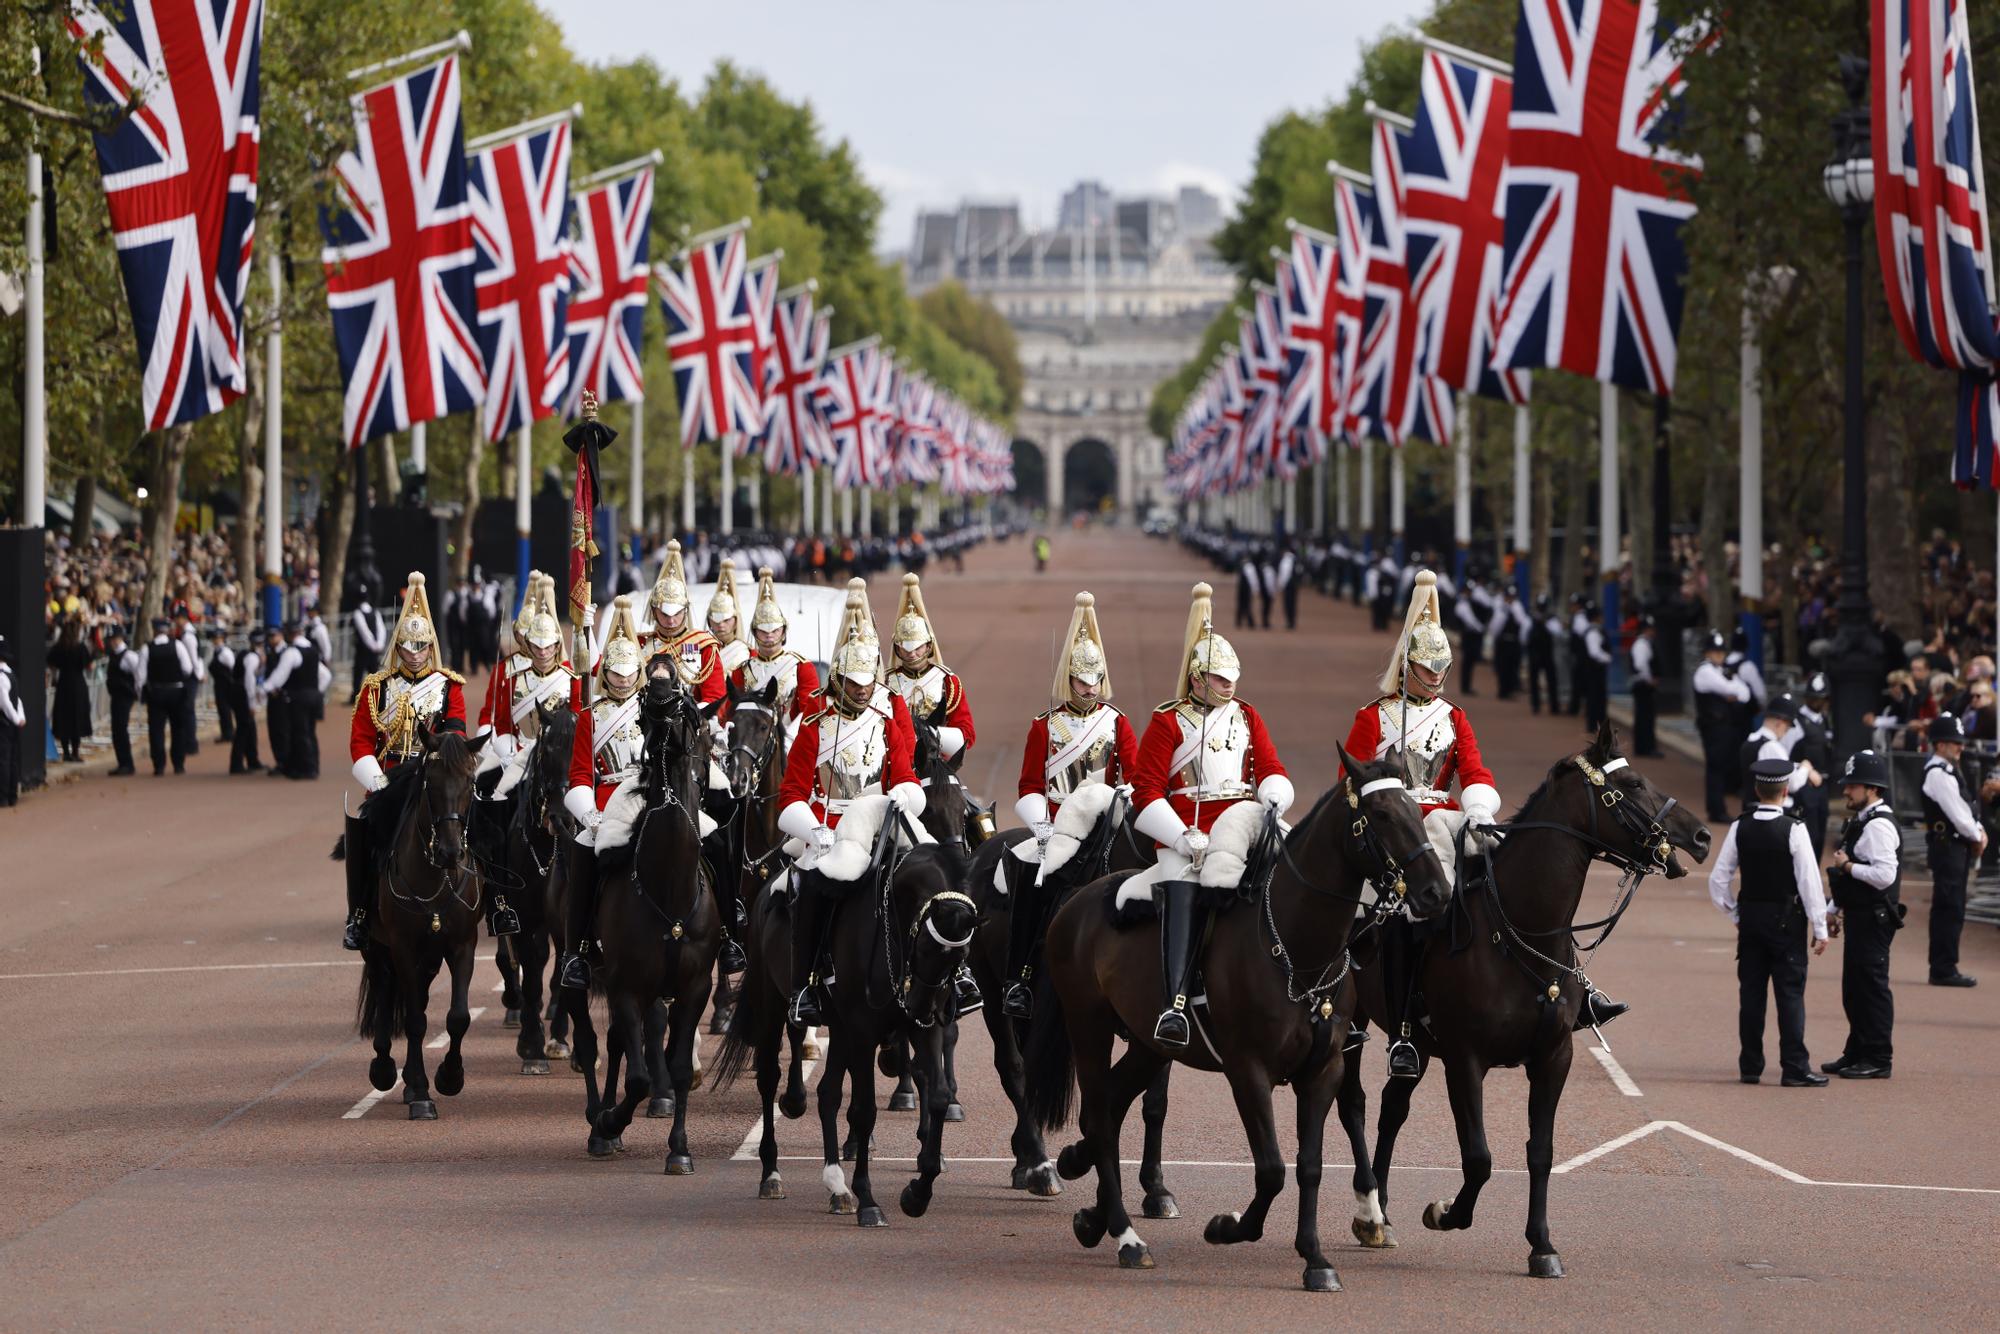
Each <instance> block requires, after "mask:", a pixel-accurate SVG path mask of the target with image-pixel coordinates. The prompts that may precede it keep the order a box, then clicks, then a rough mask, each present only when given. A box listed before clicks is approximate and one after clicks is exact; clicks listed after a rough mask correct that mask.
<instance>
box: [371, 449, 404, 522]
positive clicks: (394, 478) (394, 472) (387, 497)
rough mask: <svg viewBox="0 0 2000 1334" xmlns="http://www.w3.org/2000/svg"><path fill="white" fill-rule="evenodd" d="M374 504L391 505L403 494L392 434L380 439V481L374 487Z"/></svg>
mask: <svg viewBox="0 0 2000 1334" xmlns="http://www.w3.org/2000/svg"><path fill="white" fill-rule="evenodd" d="M374 491H375V496H374V502H375V503H376V504H377V505H393V504H395V503H396V499H397V497H399V496H401V495H402V494H403V479H402V476H401V470H400V469H399V468H397V466H396V436H395V434H394V432H391V433H390V434H388V435H385V436H383V437H382V480H381V481H379V482H377V483H376V484H375V486H374Z"/></svg>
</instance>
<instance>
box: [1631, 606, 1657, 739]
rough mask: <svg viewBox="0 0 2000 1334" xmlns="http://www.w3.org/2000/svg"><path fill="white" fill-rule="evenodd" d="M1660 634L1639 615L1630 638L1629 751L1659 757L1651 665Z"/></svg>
mask: <svg viewBox="0 0 2000 1334" xmlns="http://www.w3.org/2000/svg"><path fill="white" fill-rule="evenodd" d="M1659 637H1660V630H1659V627H1658V626H1657V625H1656V624H1654V622H1653V618H1652V617H1650V616H1642V617H1640V618H1639V635H1638V637H1637V638H1636V639H1634V640H1633V641H1632V753H1633V754H1635V755H1639V756H1643V757H1644V758H1646V759H1658V758H1659V757H1660V753H1661V752H1660V726H1659V724H1660V675H1659V672H1658V670H1657V669H1656V668H1655V666H1654V662H1655V661H1656V657H1655V655H1656V653H1657V651H1658V645H1657V643H1656V641H1657V640H1658V639H1659Z"/></svg>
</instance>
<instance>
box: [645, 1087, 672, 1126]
mask: <svg viewBox="0 0 2000 1334" xmlns="http://www.w3.org/2000/svg"><path fill="white" fill-rule="evenodd" d="M673 1114H674V1099H673V1095H672V1094H668V1095H667V1096H666V1097H664V1098H653V1099H650V1100H649V1101H648V1102H647V1103H646V1115H647V1117H648V1118H650V1119H651V1120H654V1121H664V1120H666V1119H667V1118H668V1117H670V1116H672V1115H673Z"/></svg>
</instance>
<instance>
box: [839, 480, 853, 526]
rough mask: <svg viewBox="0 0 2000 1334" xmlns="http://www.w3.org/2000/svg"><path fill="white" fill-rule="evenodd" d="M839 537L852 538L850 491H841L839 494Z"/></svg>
mask: <svg viewBox="0 0 2000 1334" xmlns="http://www.w3.org/2000/svg"><path fill="white" fill-rule="evenodd" d="M840 535H841V536H842V537H852V536H854V493H853V492H852V491H842V492H841V493H840Z"/></svg>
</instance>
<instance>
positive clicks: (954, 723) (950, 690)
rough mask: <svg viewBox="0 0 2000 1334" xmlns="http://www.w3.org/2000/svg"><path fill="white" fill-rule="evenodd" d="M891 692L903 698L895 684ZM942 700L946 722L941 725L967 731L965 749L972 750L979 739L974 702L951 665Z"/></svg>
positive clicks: (947, 673)
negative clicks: (966, 695) (975, 729)
mask: <svg viewBox="0 0 2000 1334" xmlns="http://www.w3.org/2000/svg"><path fill="white" fill-rule="evenodd" d="M924 670H925V671H929V670H930V669H929V668H928V667H927V668H925V669H924ZM889 693H890V694H892V695H895V696H896V697H897V698H898V699H901V698H902V693H901V692H900V691H898V690H897V689H896V688H895V687H894V686H890V687H889ZM942 702H943V704H944V722H943V723H942V724H941V725H942V726H944V727H956V728H957V729H958V730H959V731H961V732H963V733H965V749H967V750H971V749H972V743H973V742H974V741H976V740H977V739H978V734H977V733H975V732H974V731H973V728H972V703H971V701H969V700H967V699H966V697H965V683H964V682H963V681H961V680H959V679H958V673H957V672H954V671H952V670H951V669H950V668H949V667H947V668H945V669H944V695H943V700H942ZM906 704H907V701H906Z"/></svg>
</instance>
